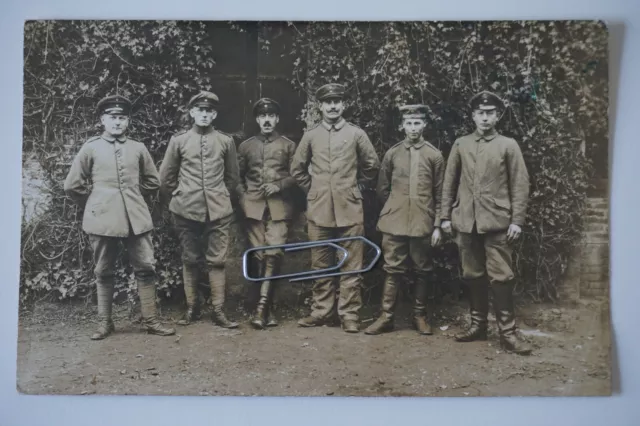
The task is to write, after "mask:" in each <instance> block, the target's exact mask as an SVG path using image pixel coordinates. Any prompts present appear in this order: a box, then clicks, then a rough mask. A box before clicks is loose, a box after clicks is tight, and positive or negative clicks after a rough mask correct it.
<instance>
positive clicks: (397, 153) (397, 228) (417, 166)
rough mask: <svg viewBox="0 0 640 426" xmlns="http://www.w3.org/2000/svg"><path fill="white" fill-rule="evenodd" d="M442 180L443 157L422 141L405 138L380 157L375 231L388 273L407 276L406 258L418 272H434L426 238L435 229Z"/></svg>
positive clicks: (437, 220)
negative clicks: (379, 234) (378, 204)
mask: <svg viewBox="0 0 640 426" xmlns="http://www.w3.org/2000/svg"><path fill="white" fill-rule="evenodd" d="M443 178H444V159H443V157H442V154H441V153H440V151H439V150H438V149H436V148H435V147H434V146H433V145H431V144H430V143H429V142H427V141H425V140H424V139H423V138H420V140H419V141H417V142H416V143H411V142H410V141H409V140H408V139H405V140H404V141H402V142H400V143H399V144H396V145H395V146H393V147H392V148H391V149H389V151H387V153H386V154H385V156H384V158H383V160H382V166H381V168H380V174H379V176H378V188H377V193H378V198H379V199H380V201H381V202H382V203H384V207H383V208H382V210H381V212H380V219H379V221H378V230H379V231H381V232H382V233H383V235H382V249H383V253H384V259H385V262H384V269H385V271H386V272H387V273H390V274H404V273H406V272H407V271H408V270H409V263H410V262H409V260H411V262H412V263H413V265H414V266H415V268H416V269H417V270H418V271H421V272H423V271H429V270H431V269H433V266H432V264H431V256H430V249H431V247H430V242H429V236H430V235H431V233H432V232H433V229H434V226H440V219H439V215H440V199H441V191H442V182H443Z"/></svg>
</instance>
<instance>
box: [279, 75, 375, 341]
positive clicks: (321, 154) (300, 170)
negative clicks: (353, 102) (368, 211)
mask: <svg viewBox="0 0 640 426" xmlns="http://www.w3.org/2000/svg"><path fill="white" fill-rule="evenodd" d="M344 94H345V88H344V86H343V85H341V84H327V85H324V86H322V87H320V88H319V89H318V90H317V91H316V99H317V100H318V101H319V102H320V109H321V111H322V122H321V123H320V124H318V125H316V126H315V127H312V128H311V129H309V130H308V131H307V132H305V134H304V136H303V137H302V140H301V141H300V144H299V145H298V148H297V150H296V153H295V157H294V160H293V164H292V165H291V175H292V176H293V177H294V178H295V179H296V181H297V182H298V185H299V186H300V187H301V188H302V189H303V190H304V191H305V192H306V193H307V203H308V208H307V220H308V232H309V239H310V240H312V241H318V240H326V239H331V238H340V237H354V236H362V235H364V215H363V211H362V192H361V191H362V190H363V189H365V188H368V187H369V186H371V184H372V182H373V180H374V179H375V177H376V174H377V171H378V168H379V165H380V160H379V159H378V156H377V155H376V152H375V150H374V148H373V145H372V144H371V142H370V141H369V138H368V137H367V134H366V133H365V132H364V131H363V130H362V129H360V128H359V127H357V126H355V125H353V124H351V123H348V122H346V121H345V119H344V118H342V113H343V111H344V102H343V98H344ZM344 248H345V249H346V250H347V251H348V252H349V257H348V258H347V261H346V262H345V264H344V269H343V270H344V271H353V270H357V269H361V268H362V258H363V248H362V243H361V242H359V241H356V242H354V241H350V242H347V243H344ZM334 259H335V253H334V252H333V251H332V250H331V249H330V248H327V247H316V248H313V249H311V267H312V269H314V270H315V269H323V268H328V267H330V266H332V265H334V264H335V262H334ZM361 287H362V276H361V275H360V274H352V275H342V276H340V298H339V299H340V300H339V301H338V308H337V310H338V315H339V316H340V320H341V322H342V328H343V330H345V331H346V332H348V333H357V332H358V331H359V311H360V308H361V306H362V295H361ZM335 304H336V288H335V286H334V280H333V277H329V278H321V279H317V280H315V283H314V286H313V306H312V312H311V315H310V316H308V317H306V318H303V319H301V320H300V321H298V325H300V326H301V327H315V326H319V325H322V324H325V323H327V322H329V321H330V320H331V318H330V317H331V315H332V313H333V311H334V307H335Z"/></svg>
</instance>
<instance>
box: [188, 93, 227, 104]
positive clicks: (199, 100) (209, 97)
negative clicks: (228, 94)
mask: <svg viewBox="0 0 640 426" xmlns="http://www.w3.org/2000/svg"><path fill="white" fill-rule="evenodd" d="M219 105H220V99H219V98H218V96H217V95H216V94H215V93H212V92H207V91H204V90H203V91H202V92H200V93H198V94H197V95H195V96H193V97H192V98H191V99H190V100H189V105H188V106H189V108H193V107H197V106H208V107H211V108H216V107H217V106H219Z"/></svg>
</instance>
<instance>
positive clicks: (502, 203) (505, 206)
mask: <svg viewBox="0 0 640 426" xmlns="http://www.w3.org/2000/svg"><path fill="white" fill-rule="evenodd" d="M493 203H494V204H495V205H496V207H498V208H499V209H501V210H505V211H508V212H509V211H511V202H509V201H508V200H499V199H496V198H494V199H493Z"/></svg>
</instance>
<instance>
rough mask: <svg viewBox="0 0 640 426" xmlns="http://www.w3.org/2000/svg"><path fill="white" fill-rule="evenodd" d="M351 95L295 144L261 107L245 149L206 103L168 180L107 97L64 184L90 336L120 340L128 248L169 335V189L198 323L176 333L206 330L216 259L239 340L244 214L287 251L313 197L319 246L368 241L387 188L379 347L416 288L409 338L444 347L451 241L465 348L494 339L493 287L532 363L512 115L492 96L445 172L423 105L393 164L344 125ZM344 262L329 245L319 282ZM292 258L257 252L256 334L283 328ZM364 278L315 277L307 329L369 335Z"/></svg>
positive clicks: (151, 314)
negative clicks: (161, 249) (234, 243)
mask: <svg viewBox="0 0 640 426" xmlns="http://www.w3.org/2000/svg"><path fill="white" fill-rule="evenodd" d="M344 98H345V87H344V86H343V85H340V84H333V83H332V84H327V85H324V86H322V87H320V88H319V89H318V90H317V91H316V99H317V101H318V103H319V107H320V110H321V113H322V120H321V122H320V123H319V124H317V125H315V126H314V127H311V128H309V129H308V130H307V131H306V132H305V133H304V136H303V137H302V140H301V141H300V143H299V144H298V145H297V146H296V144H295V143H294V142H292V141H291V140H289V139H287V138H286V137H284V136H282V135H280V134H279V133H278V132H277V130H276V128H277V125H278V121H279V116H280V111H281V108H280V105H279V104H278V103H277V102H276V101H274V100H272V99H268V98H263V99H260V100H258V101H257V102H256V103H255V104H254V108H253V112H254V115H255V117H256V121H257V123H258V125H259V126H260V133H259V134H257V135H256V136H254V137H252V138H250V139H248V140H245V141H244V142H242V143H241V144H240V145H239V147H238V148H237V149H236V146H235V143H234V140H233V138H232V137H231V136H229V135H226V134H224V133H222V132H220V131H218V130H216V129H215V128H214V126H213V121H214V119H215V118H216V115H217V111H218V109H219V99H218V97H217V96H216V95H215V94H214V93H211V92H206V91H203V92H200V93H199V94H197V95H195V96H194V97H193V98H191V99H190V101H189V103H188V109H189V114H190V116H191V118H192V119H193V126H192V127H191V128H190V129H189V130H186V131H183V132H180V133H178V134H176V135H174V136H173V137H172V138H171V139H170V141H169V144H168V147H167V150H166V153H165V156H164V160H163V161H162V163H161V166H160V170H159V172H158V171H157V170H156V167H155V165H154V163H153V161H152V159H151V156H150V154H149V152H148V151H147V149H146V148H145V146H144V145H143V144H142V143H140V142H137V141H134V140H132V139H130V138H128V137H127V136H126V135H125V133H126V129H127V126H128V124H129V116H130V112H131V103H130V102H129V101H128V100H127V99H126V98H124V97H122V96H117V95H116V96H110V97H107V98H105V99H103V100H102V101H100V102H99V104H98V113H99V115H100V120H101V122H102V124H103V126H104V132H103V133H102V134H101V135H100V136H95V137H93V138H91V139H89V140H88V141H87V142H86V143H85V144H84V145H83V146H82V148H81V149H80V151H79V153H78V154H77V156H76V158H75V160H74V162H73V164H72V167H71V169H70V171H69V174H68V176H67V179H66V181H65V191H66V192H67V194H69V195H70V196H72V197H73V198H74V199H75V200H77V202H78V203H80V204H81V205H83V206H84V218H83V229H84V231H85V232H87V233H88V234H89V238H90V241H91V245H92V248H93V252H94V261H95V275H96V282H97V296H98V312H99V318H100V320H99V326H98V329H97V331H96V332H95V334H93V335H92V336H91V338H92V339H103V338H105V337H107V336H108V335H109V334H110V333H112V332H113V331H114V326H113V322H112V319H111V305H112V299H113V287H114V269H115V261H116V253H117V248H118V244H119V242H121V241H122V242H124V243H125V244H126V245H127V248H128V251H129V258H130V262H131V264H132V266H133V269H134V272H135V277H136V282H137V285H138V291H139V296H140V302H141V311H142V317H143V327H144V329H145V330H146V331H147V332H149V333H153V334H158V335H171V334H174V333H175V329H173V328H168V327H165V326H163V325H162V324H161V323H160V322H159V320H158V317H157V313H156V305H155V280H156V277H155V269H154V252H153V245H152V241H151V231H152V229H153V223H152V220H151V215H150V212H149V208H148V207H147V204H146V202H145V197H146V196H148V195H151V194H154V193H155V192H156V191H158V190H159V191H160V200H161V201H162V204H163V206H166V205H167V204H168V209H169V211H170V212H171V215H172V217H173V225H174V227H175V229H176V231H177V234H178V235H179V240H180V244H181V248H182V262H183V270H182V271H183V280H184V291H185V296H186V304H187V310H186V313H185V315H184V317H183V318H182V319H181V320H180V321H178V324H180V325H188V324H190V323H192V322H194V321H196V320H197V319H198V318H199V307H198V298H197V290H196V287H197V277H198V265H199V262H200V259H201V258H203V257H204V259H206V265H207V270H208V278H209V284H210V288H211V298H210V300H211V308H212V317H213V321H214V323H216V324H217V325H219V326H221V327H226V328H235V327H238V323H237V322H234V321H231V320H229V319H228V318H227V317H226V316H225V313H224V303H225V288H226V284H225V282H226V281H225V276H226V273H225V263H226V259H227V253H228V248H229V240H230V238H229V232H230V225H231V222H232V219H233V214H234V207H235V206H239V209H240V210H241V213H242V214H243V215H244V217H245V221H244V223H245V224H246V231H247V236H248V240H249V242H250V244H251V246H252V247H258V246H277V245H281V244H285V243H286V242H287V238H288V231H289V226H290V223H291V220H292V218H293V217H294V211H295V207H294V206H295V205H296V202H295V201H296V200H295V196H296V190H297V189H298V190H299V189H302V190H303V191H304V193H306V198H307V226H308V236H309V240H310V241H322V240H326V239H333V238H341V237H354V236H363V235H364V223H363V222H364V218H363V216H364V215H363V203H362V198H363V197H362V193H363V191H364V190H367V189H369V188H373V187H375V188H376V193H377V196H378V197H379V200H380V201H381V203H382V204H383V208H382V211H381V212H380V218H379V221H378V230H379V231H380V232H381V233H382V236H383V238H382V251H383V256H384V271H385V272H386V279H385V282H384V288H383V295H382V309H381V311H382V312H381V314H380V317H379V318H377V320H376V321H375V322H374V323H373V324H371V325H370V326H369V327H368V328H366V329H365V331H364V332H365V333H366V334H370V335H377V334H380V333H383V332H387V331H391V330H392V329H393V328H394V310H395V306H396V300H397V295H398V289H399V287H400V286H401V285H403V283H404V282H405V281H407V278H408V277H409V276H410V274H411V273H413V275H414V276H415V291H414V292H413V293H414V295H415V302H414V308H413V310H414V315H413V325H414V327H415V328H416V330H417V331H418V332H419V333H420V334H424V335H430V334H433V298H434V284H435V282H434V281H435V280H434V277H433V275H432V271H433V264H432V255H431V252H432V248H433V247H435V246H438V245H439V244H440V243H441V241H442V240H443V237H444V235H443V234H447V235H453V236H454V237H455V238H456V241H457V244H458V246H459V250H460V259H461V263H462V271H463V280H464V281H465V282H466V283H467V284H468V287H469V295H470V311H471V324H470V326H469V327H468V328H467V329H466V330H464V331H463V332H461V333H460V334H458V335H456V337H455V338H456V340H457V341H460V342H470V341H475V340H486V339H487V328H488V322H487V316H488V310H489V303H488V297H489V294H488V293H489V288H491V290H492V291H493V295H494V296H493V305H494V308H495V311H496V320H497V324H498V329H499V333H500V343H501V346H502V347H503V348H504V349H506V350H507V351H510V352H514V353H518V354H529V353H530V352H531V348H530V347H529V346H528V345H527V344H526V343H525V342H522V341H520V340H519V339H518V338H517V336H516V324H515V315H514V303H513V283H514V273H513V270H512V243H513V242H514V241H515V240H516V239H518V237H519V236H520V233H521V232H522V231H521V227H522V225H523V223H524V220H525V214H526V209H527V201H528V194H529V176H528V173H527V169H526V166H525V163H524V160H523V157H522V153H521V151H520V149H519V146H518V144H517V143H516V141H514V140H513V139H510V138H507V137H505V136H502V135H500V134H499V133H497V132H496V130H495V126H496V124H497V122H498V121H499V118H500V116H501V112H502V111H503V109H504V107H505V106H504V103H503V102H502V100H501V99H500V98H499V97H498V96H497V95H495V94H493V93H491V92H487V91H483V92H480V93H478V94H476V95H475V96H473V98H472V99H471V100H470V102H469V107H470V113H471V116H472V118H473V121H474V122H475V125H476V130H475V131H474V132H473V133H471V134H469V135H466V136H463V137H461V138H459V139H457V140H456V141H455V143H454V145H453V147H452V150H451V153H450V155H449V157H448V161H447V162H446V164H445V160H444V158H443V156H442V154H441V153H440V151H439V150H438V149H437V148H435V147H434V146H433V145H432V144H430V143H429V142H428V141H426V140H425V139H424V138H423V131H424V129H425V127H426V125H427V120H426V118H427V107H426V106H424V105H405V106H402V107H400V113H401V115H402V127H403V129H404V132H405V138H404V140H402V141H401V142H399V143H398V144H396V145H394V146H393V147H392V148H390V149H389V150H388V151H387V152H386V154H385V155H384V158H383V160H382V163H380V160H379V158H378V155H377V154H376V152H375V149H374V147H373V145H372V144H371V141H370V140H369V138H368V136H367V134H366V132H365V131H364V130H362V129H361V128H359V127H357V126H355V125H353V124H351V123H349V122H347V121H345V119H344V118H343V117H342V115H343V111H344V108H345V102H344ZM343 246H344V248H345V249H346V250H347V251H348V252H349V256H348V257H347V259H346V262H345V263H344V265H343V267H342V269H343V270H345V271H349V270H359V269H361V268H362V263H363V245H362V242H361V241H358V240H349V241H346V242H345V243H343ZM335 255H336V253H335V252H334V251H333V250H332V249H331V248H330V247H326V246H317V247H314V248H312V249H311V269H312V270H319V269H324V268H328V267H331V266H333V265H334V264H335ZM282 259H283V251H282V250H281V249H278V248H275V249H269V250H266V251H260V252H256V253H255V254H254V258H253V259H252V261H251V262H250V272H249V273H250V275H251V276H252V277H260V278H262V279H263V281H261V282H259V284H254V285H253V288H254V289H255V294H254V297H255V302H256V303H255V304H254V305H255V308H254V312H253V316H252V319H251V322H250V323H251V325H252V326H253V327H254V328H257V329H263V328H265V327H268V326H275V325H277V324H278V323H277V321H276V320H275V318H274V317H273V315H272V313H271V305H272V302H273V298H274V297H273V292H274V289H275V280H272V279H271V278H270V277H276V276H277V275H279V274H280V273H279V271H280V268H281V265H282ZM362 280H363V277H362V275H360V274H349V275H341V276H339V277H325V278H319V279H316V280H315V281H314V284H313V297H312V299H313V304H312V307H311V313H310V315H308V316H307V317H304V318H302V319H300V320H299V321H298V325H299V326H301V327H315V326H321V325H325V324H333V323H336V321H339V322H340V324H341V327H342V329H343V330H344V331H346V332H348V333H357V332H359V331H360V323H359V311H360V308H361V306H362V297H361V289H362Z"/></svg>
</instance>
